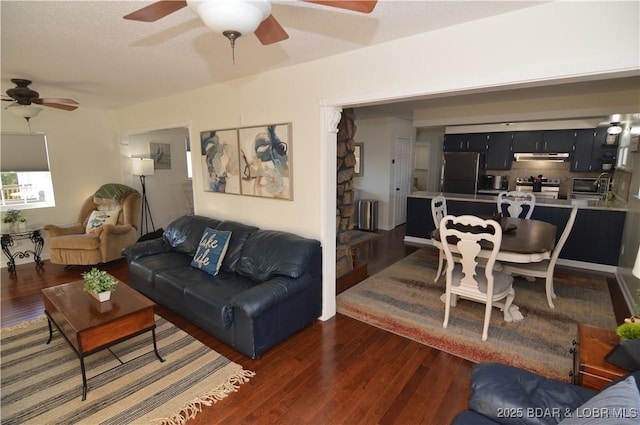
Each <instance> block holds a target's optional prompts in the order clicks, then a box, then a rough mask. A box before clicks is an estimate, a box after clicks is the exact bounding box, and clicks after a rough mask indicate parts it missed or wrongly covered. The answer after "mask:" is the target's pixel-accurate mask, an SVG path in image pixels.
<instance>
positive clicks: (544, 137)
mask: <svg viewBox="0 0 640 425" xmlns="http://www.w3.org/2000/svg"><path fill="white" fill-rule="evenodd" d="M574 137H575V131H574V130H545V131H516V132H514V133H513V152H520V153H531V152H551V153H556V152H560V153H562V152H571V151H572V150H573V139H574Z"/></svg>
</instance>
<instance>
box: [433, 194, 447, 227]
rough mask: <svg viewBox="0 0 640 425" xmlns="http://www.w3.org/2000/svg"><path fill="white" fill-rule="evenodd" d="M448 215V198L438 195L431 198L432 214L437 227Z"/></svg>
mask: <svg viewBox="0 0 640 425" xmlns="http://www.w3.org/2000/svg"><path fill="white" fill-rule="evenodd" d="M446 215H447V199H446V198H445V197H444V196H442V195H438V196H436V197H435V198H433V199H432V200H431V216H432V217H433V224H435V226H436V229H437V228H438V227H440V221H441V220H442V219H443V218H444V216H446Z"/></svg>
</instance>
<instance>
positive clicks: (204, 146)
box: [200, 128, 240, 194]
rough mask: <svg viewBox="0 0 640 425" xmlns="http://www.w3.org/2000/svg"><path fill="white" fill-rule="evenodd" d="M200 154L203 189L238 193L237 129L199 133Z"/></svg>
mask: <svg viewBox="0 0 640 425" xmlns="http://www.w3.org/2000/svg"><path fill="white" fill-rule="evenodd" d="M200 154H201V155H202V170H203V174H204V175H203V177H204V190H205V191H207V192H219V193H233V194H240V165H239V162H238V159H239V157H238V130H237V129H235V128H234V129H228V130H212V131H203V132H201V133H200Z"/></svg>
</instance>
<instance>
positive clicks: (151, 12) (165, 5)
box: [124, 0, 187, 22]
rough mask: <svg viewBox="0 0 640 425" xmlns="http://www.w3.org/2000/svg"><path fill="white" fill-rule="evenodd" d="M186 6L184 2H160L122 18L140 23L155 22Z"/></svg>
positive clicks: (176, 0) (182, 0) (180, 0)
mask: <svg viewBox="0 0 640 425" xmlns="http://www.w3.org/2000/svg"><path fill="white" fill-rule="evenodd" d="M186 5H187V2H186V0H160V1H157V2H155V3H151V4H150V5H149V6H146V7H143V8H142V9H138V10H136V11H135V12H131V13H129V14H128V15H126V16H124V19H130V20H132V21H141V22H155V21H157V20H158V19H161V18H164V17H165V16H167V15H170V14H172V13H173V12H175V11H177V10H180V9H182V8H183V7H185V6H186Z"/></svg>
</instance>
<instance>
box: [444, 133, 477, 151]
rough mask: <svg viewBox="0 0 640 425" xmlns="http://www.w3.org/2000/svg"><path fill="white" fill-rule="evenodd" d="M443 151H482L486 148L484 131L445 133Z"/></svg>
mask: <svg viewBox="0 0 640 425" xmlns="http://www.w3.org/2000/svg"><path fill="white" fill-rule="evenodd" d="M443 150H444V151H445V152H484V151H486V150H487V135H486V133H465V134H447V135H445V136H444V145H443Z"/></svg>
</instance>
